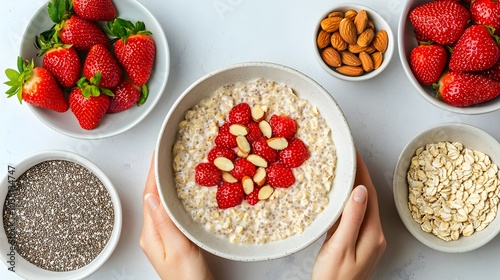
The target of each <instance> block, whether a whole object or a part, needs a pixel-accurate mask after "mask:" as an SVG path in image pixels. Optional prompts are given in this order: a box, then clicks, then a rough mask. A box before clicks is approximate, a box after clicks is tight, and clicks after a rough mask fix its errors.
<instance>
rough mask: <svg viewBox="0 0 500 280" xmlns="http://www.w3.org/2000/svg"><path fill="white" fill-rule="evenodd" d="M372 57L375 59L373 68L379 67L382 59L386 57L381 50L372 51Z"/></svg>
mask: <svg viewBox="0 0 500 280" xmlns="http://www.w3.org/2000/svg"><path fill="white" fill-rule="evenodd" d="M371 57H372V60H373V69H378V68H379V67H380V65H382V61H383V59H384V58H383V55H382V53H381V52H375V53H372V55H371Z"/></svg>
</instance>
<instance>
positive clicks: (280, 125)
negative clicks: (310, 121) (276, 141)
mask: <svg viewBox="0 0 500 280" xmlns="http://www.w3.org/2000/svg"><path fill="white" fill-rule="evenodd" d="M269 124H270V125H271V129H272V130H273V136H274V137H283V138H292V137H293V136H295V133H296V132H297V123H296V122H295V120H293V119H291V118H289V117H286V116H279V115H272V116H271V118H270V119H269Z"/></svg>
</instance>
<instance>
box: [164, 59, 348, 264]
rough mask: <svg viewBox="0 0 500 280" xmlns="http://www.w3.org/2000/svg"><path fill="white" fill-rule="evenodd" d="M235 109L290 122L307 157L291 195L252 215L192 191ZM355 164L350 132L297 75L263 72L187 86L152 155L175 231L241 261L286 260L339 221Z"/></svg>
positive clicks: (211, 77)
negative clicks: (259, 109) (256, 109)
mask: <svg viewBox="0 0 500 280" xmlns="http://www.w3.org/2000/svg"><path fill="white" fill-rule="evenodd" d="M241 102H246V103H248V104H250V105H252V106H253V105H255V104H260V105H264V106H266V107H267V108H268V109H267V110H268V115H270V114H271V113H273V112H274V113H280V114H284V115H288V116H291V117H292V118H293V119H295V121H296V122H297V127H298V128H297V134H296V137H298V138H300V139H302V140H303V141H304V143H305V144H306V145H307V146H308V149H309V152H310V157H309V159H308V160H306V161H305V162H304V164H303V165H302V166H300V167H298V168H296V169H294V171H293V172H294V174H295V178H296V182H295V184H294V185H292V186H291V187H289V188H288V189H278V188H275V191H274V193H273V194H272V196H271V197H270V198H269V199H267V200H265V201H259V202H258V203H257V204H256V205H255V206H252V205H250V204H248V203H246V202H245V201H243V202H242V203H241V204H240V205H237V206H235V207H231V208H228V209H224V210H223V209H219V208H218V204H217V201H216V190H217V187H204V186H199V185H197V184H196V182H195V179H194V177H195V176H194V169H195V166H196V165H197V164H199V163H200V162H203V161H206V155H207V152H208V151H209V150H210V149H211V148H212V147H213V146H214V145H215V144H214V138H215V137H216V134H217V133H218V126H220V125H221V124H222V123H223V122H224V120H225V118H226V115H227V113H228V111H229V110H230V109H231V108H232V107H233V106H234V105H236V104H239V103H241ZM181 122H182V123H181ZM355 164H356V157H355V148H354V144H353V139H352V136H351V133H350V129H349V126H348V124H347V122H346V119H345V117H344V115H343V113H342V111H341V110H340V108H339V107H338V105H337V103H336V102H335V100H334V99H333V98H332V96H331V95H330V94H329V93H328V92H327V91H326V90H325V89H324V88H322V87H321V86H320V85H318V84H317V83H316V82H315V81H313V80H312V79H311V78H309V77H307V76H305V75H303V74H301V73H300V72H298V71H296V70H293V69H290V68H288V67H285V66H282V65H277V64H272V63H264V62H251V63H242V64H237V65H233V66H229V67H225V68H222V69H220V70H217V71H215V72H213V73H210V74H208V75H206V76H205V77H203V78H201V79H200V80H198V81H197V82H195V83H194V84H193V85H192V86H190V87H189V88H188V89H187V90H186V91H185V92H184V93H183V94H182V95H181V96H180V97H179V98H178V99H177V101H176V102H175V104H174V105H173V106H172V109H171V110H170V111H169V112H168V114H167V116H166V118H165V121H164V123H163V126H162V129H161V131H160V134H159V138H158V142H157V152H156V155H155V169H156V174H157V183H158V188H159V193H160V196H161V199H162V201H163V204H164V206H165V208H166V210H167V212H168V213H169V215H170V217H171V218H172V220H173V222H174V223H175V224H176V225H177V227H178V228H179V229H180V230H181V231H182V232H183V233H184V234H185V235H186V236H187V237H188V238H189V239H191V240H192V241H193V242H194V243H195V244H197V245H198V246H200V247H201V248H203V249H204V250H206V251H208V252H210V253H213V254H215V255H218V256H220V257H223V258H227V259H232V260H239V261H259V260H269V259H275V258H280V257H284V256H287V255H290V254H293V253H295V252H297V251H299V250H301V249H303V248H305V247H307V246H308V245H310V244H311V243H313V242H314V241H315V240H317V239H318V238H320V237H321V236H322V235H323V234H324V233H325V232H326V231H327V230H328V229H329V228H330V227H331V226H332V225H333V223H334V222H335V221H336V220H337V219H338V217H339V216H340V214H341V212H342V209H343V207H344V204H345V202H346V200H347V198H348V196H349V194H350V191H351V189H352V185H353V183H354V176H355Z"/></svg>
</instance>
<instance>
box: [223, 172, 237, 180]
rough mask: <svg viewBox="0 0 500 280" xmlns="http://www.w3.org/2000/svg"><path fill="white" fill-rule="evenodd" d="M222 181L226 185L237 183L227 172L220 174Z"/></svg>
mask: <svg viewBox="0 0 500 280" xmlns="http://www.w3.org/2000/svg"><path fill="white" fill-rule="evenodd" d="M222 180H223V181H224V182H226V183H236V182H238V179H236V178H234V176H233V175H232V174H231V173H229V172H228V171H223V172H222Z"/></svg>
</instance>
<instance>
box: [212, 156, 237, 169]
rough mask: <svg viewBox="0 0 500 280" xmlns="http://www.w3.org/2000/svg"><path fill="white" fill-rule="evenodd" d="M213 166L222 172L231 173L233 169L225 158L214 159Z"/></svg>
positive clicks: (231, 163) (231, 164)
mask: <svg viewBox="0 0 500 280" xmlns="http://www.w3.org/2000/svg"><path fill="white" fill-rule="evenodd" d="M214 165H215V166H217V168H219V169H220V170H222V171H231V170H233V168H234V164H233V162H232V161H231V160H230V159H228V158H225V157H218V158H216V159H214Z"/></svg>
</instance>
